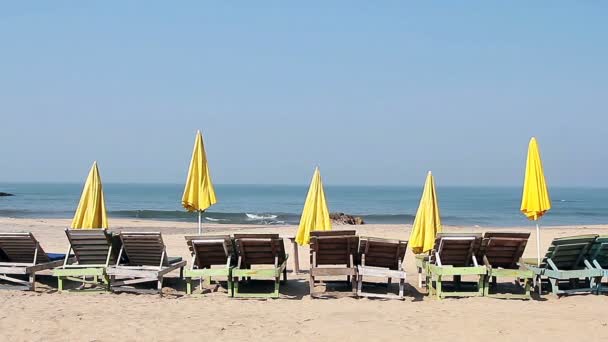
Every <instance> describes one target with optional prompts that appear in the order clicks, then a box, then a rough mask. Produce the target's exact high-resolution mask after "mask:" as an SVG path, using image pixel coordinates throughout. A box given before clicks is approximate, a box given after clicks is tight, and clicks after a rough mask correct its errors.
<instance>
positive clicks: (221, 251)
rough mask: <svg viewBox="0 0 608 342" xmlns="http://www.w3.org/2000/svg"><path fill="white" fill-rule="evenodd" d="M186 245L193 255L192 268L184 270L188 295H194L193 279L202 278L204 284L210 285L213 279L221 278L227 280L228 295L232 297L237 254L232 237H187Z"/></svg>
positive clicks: (201, 285)
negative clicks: (234, 265) (234, 263)
mask: <svg viewBox="0 0 608 342" xmlns="http://www.w3.org/2000/svg"><path fill="white" fill-rule="evenodd" d="M186 243H187V244H188V248H189V249H190V254H191V255H192V261H191V262H190V267H189V268H186V269H185V270H184V278H185V279H186V293H188V294H192V279H193V278H201V279H203V280H204V283H207V284H210V283H211V279H212V277H213V278H216V277H220V278H222V279H226V280H227V282H228V294H229V295H230V296H232V276H231V273H232V268H233V261H234V258H233V256H234V254H235V253H234V248H233V247H234V246H233V243H232V239H230V236H229V235H221V236H186ZM214 266H215V267H214ZM203 280H201V284H200V287H201V290H202V289H203Z"/></svg>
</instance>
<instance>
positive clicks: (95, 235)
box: [65, 229, 118, 265]
mask: <svg viewBox="0 0 608 342" xmlns="http://www.w3.org/2000/svg"><path fill="white" fill-rule="evenodd" d="M65 234H66V236H67V237H68V240H69V241H70V246H71V247H72V251H73V252H74V255H75V256H76V261H77V262H78V263H79V264H89V265H103V264H105V263H106V260H107V257H108V250H109V248H110V245H112V236H111V234H110V233H109V232H108V231H107V230H106V229H66V230H65ZM116 253H118V251H113V252H112V253H111V255H110V263H113V262H114V260H115V255H116Z"/></svg>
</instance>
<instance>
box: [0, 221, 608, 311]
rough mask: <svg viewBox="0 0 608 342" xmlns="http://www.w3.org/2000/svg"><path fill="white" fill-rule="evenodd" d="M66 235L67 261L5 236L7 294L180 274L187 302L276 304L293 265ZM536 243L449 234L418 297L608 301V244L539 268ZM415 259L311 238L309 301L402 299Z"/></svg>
mask: <svg viewBox="0 0 608 342" xmlns="http://www.w3.org/2000/svg"><path fill="white" fill-rule="evenodd" d="M66 235H67V238H68V240H69V243H70V246H69V248H68V251H67V252H66V253H65V254H53V253H47V252H45V251H44V250H43V249H42V247H41V246H40V243H39V242H38V241H37V240H36V239H35V237H34V236H33V235H32V234H31V233H0V280H4V281H5V282H8V283H9V284H8V285H7V284H4V285H1V286H2V287H3V288H12V289H24V290H34V289H35V284H36V274H37V273H38V272H40V271H43V270H51V271H52V274H53V275H54V276H55V277H57V280H58V290H59V291H75V290H77V291H108V290H109V291H115V292H123V291H129V292H138V293H158V292H160V291H161V290H162V285H163V279H164V276H165V275H166V274H167V273H169V272H172V271H175V270H177V269H179V270H180V278H185V280H186V291H187V293H188V294H191V293H192V287H193V281H194V280H195V279H201V287H202V286H203V284H204V283H211V280H212V278H215V280H218V278H219V280H222V281H223V280H225V281H226V282H227V288H228V293H229V295H230V296H234V297H272V298H276V297H278V296H279V286H280V284H281V276H282V277H283V282H284V281H286V279H287V271H286V262H287V259H288V255H287V254H286V253H285V248H284V243H283V239H282V238H280V237H279V235H278V234H234V235H233V236H229V235H219V236H186V243H187V245H188V247H189V249H190V253H191V256H192V259H191V262H190V265H189V267H187V268H185V267H186V261H185V260H182V259H181V258H179V257H169V256H168V255H167V252H166V247H165V244H164V242H163V239H162V236H161V234H160V233H142V232H137V233H133V232H121V233H119V234H112V233H110V232H108V231H106V230H103V229H96V230H69V229H67V230H66ZM528 238H529V233H504V232H490V233H486V234H485V235H481V234H461V233H440V234H438V235H437V238H436V241H435V247H434V249H433V250H432V251H431V252H430V253H428V254H426V255H417V256H416V266H417V268H418V272H419V287H422V278H423V275H424V278H425V282H424V285H425V286H426V288H427V289H428V292H429V294H431V295H434V296H436V297H438V298H445V297H449V296H458V297H462V296H495V297H507V298H523V299H528V298H530V292H531V291H530V290H531V285H532V283H533V282H534V281H536V280H540V283H539V286H542V284H543V282H544V283H546V284H547V285H549V286H550V288H551V292H552V293H554V294H556V295H562V294H570V293H576V292H593V293H599V292H605V291H608V286H606V285H603V284H602V282H601V279H602V277H604V276H608V237H607V236H603V237H602V236H597V235H582V236H575V237H567V238H559V239H555V240H553V242H552V244H551V246H550V247H549V248H548V250H547V253H546V255H545V257H544V258H543V260H542V262H541V264H540V265H538V264H537V263H536V259H534V260H529V259H522V255H523V252H524V249H525V247H526V244H527V241H528ZM406 249H407V241H401V240H390V239H378V238H371V237H359V236H357V235H356V232H355V231H353V230H347V231H329V232H312V233H311V240H310V265H311V266H310V271H309V281H310V286H309V288H310V295H311V296H312V297H324V296H334V295H343V294H344V292H340V293H336V292H332V291H319V290H318V288H319V286H318V285H319V283H320V282H324V283H325V284H326V285H327V284H328V283H329V282H330V281H331V280H335V278H337V277H338V278H342V277H345V278H346V279H345V280H346V283H347V284H348V288H349V289H350V290H349V291H347V294H350V295H352V296H370V297H383V298H399V299H403V297H404V287H405V282H406V273H405V270H404V268H403V260H404V257H405V253H406ZM184 268H185V269H184ZM328 277H329V278H332V279H330V280H328V279H327V278H328ZM364 277H365V278H367V277H372V278H375V279H378V278H383V279H386V280H387V281H386V283H387V285H390V284H391V282H392V280H396V281H398V282H399V284H398V292H397V293H396V294H395V293H390V292H389V291H388V290H387V291H386V293H378V292H377V291H376V292H369V291H364V288H363V285H364ZM499 277H500V278H504V277H510V278H513V279H514V280H515V284H516V285H517V287H518V288H519V292H520V293H511V292H509V293H506V294H505V293H500V292H497V288H496V279H497V278H499ZM24 278H25V279H24ZM251 279H270V280H272V281H273V283H274V288H273V289H272V291H270V293H268V292H264V293H259V292H256V293H252V292H243V291H242V290H241V286H242V284H243V282H247V281H249V280H251ZM448 279H449V280H448ZM203 280H204V282H203ZM467 280H468V281H467ZM470 280H473V282H470ZM66 281H73V282H78V283H79V286H77V287H76V288H74V287H73V286H65V285H66ZM150 282H154V283H156V288H155V289H149V286H148V287H147V288H142V286H140V284H142V283H150ZM566 283H567V284H566ZM564 285H569V286H568V288H567V289H564V288H563V287H564ZM67 287H69V289H68V288H67ZM387 289H388V287H387Z"/></svg>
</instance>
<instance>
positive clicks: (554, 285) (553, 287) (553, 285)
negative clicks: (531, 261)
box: [549, 278, 559, 297]
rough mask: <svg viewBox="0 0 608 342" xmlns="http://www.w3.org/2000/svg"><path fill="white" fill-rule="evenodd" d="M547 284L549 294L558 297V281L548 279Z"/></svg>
mask: <svg viewBox="0 0 608 342" xmlns="http://www.w3.org/2000/svg"><path fill="white" fill-rule="evenodd" d="M549 283H550V284H551V293H553V294H554V295H555V296H557V297H559V281H558V280H557V279H552V278H549Z"/></svg>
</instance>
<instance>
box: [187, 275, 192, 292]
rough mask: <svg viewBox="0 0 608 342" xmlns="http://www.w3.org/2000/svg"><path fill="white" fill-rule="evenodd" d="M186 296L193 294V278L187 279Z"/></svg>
mask: <svg viewBox="0 0 608 342" xmlns="http://www.w3.org/2000/svg"><path fill="white" fill-rule="evenodd" d="M186 294H192V278H190V277H188V278H186Z"/></svg>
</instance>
